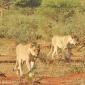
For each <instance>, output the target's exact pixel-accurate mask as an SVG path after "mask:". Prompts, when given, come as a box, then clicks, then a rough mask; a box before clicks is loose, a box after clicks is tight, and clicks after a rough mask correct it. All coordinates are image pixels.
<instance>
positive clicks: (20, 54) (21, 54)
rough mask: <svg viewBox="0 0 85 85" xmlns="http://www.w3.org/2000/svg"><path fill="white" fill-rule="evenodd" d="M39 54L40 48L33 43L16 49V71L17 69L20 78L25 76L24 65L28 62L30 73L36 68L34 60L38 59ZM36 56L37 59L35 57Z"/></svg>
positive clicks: (21, 45)
mask: <svg viewBox="0 0 85 85" xmlns="http://www.w3.org/2000/svg"><path fill="white" fill-rule="evenodd" d="M38 54H39V48H38V47H36V46H35V45H34V44H33V43H29V44H26V45H23V44H19V45H17V47H16V56H17V58H16V65H15V69H16V68H17V69H18V71H17V74H18V75H19V76H23V72H22V64H23V62H26V65H27V68H28V71H29V72H30V71H31V69H32V68H33V66H34V58H35V57H37V56H38ZM33 56H35V57H33Z"/></svg>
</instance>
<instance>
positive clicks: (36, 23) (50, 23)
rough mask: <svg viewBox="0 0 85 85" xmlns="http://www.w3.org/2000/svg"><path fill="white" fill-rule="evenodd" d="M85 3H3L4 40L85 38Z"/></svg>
mask: <svg viewBox="0 0 85 85" xmlns="http://www.w3.org/2000/svg"><path fill="white" fill-rule="evenodd" d="M84 4H85V1H84V0H0V10H2V12H3V13H2V14H3V16H0V38H14V39H16V40H17V41H20V42H21V41H23V42H27V41H29V40H30V41H32V40H36V39H37V40H38V39H43V40H47V41H48V40H50V39H51V37H52V36H53V35H67V34H76V35H77V36H78V37H79V39H80V40H82V39H83V38H84V36H85V5H84Z"/></svg>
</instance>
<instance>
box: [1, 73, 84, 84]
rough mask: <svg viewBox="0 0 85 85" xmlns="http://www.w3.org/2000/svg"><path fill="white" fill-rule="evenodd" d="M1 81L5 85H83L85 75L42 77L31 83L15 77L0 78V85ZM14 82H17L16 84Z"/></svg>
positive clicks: (72, 74)
mask: <svg viewBox="0 0 85 85" xmlns="http://www.w3.org/2000/svg"><path fill="white" fill-rule="evenodd" d="M75 79H82V80H83V82H77V81H76V82H75ZM2 81H3V82H4V81H7V82H6V84H5V85H85V73H83V72H82V73H78V72H77V73H71V74H69V75H66V76H64V77H42V78H40V79H39V80H37V81H35V82H33V83H32V82H30V81H28V80H26V79H21V80H20V79H19V78H18V77H16V76H7V77H6V78H0V85H4V84H3V82H2ZM15 82H18V84H16V83H15ZM14 83H15V84H14ZM81 83H82V84H81Z"/></svg>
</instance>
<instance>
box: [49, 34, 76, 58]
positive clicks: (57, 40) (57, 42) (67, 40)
mask: <svg viewBox="0 0 85 85" xmlns="http://www.w3.org/2000/svg"><path fill="white" fill-rule="evenodd" d="M68 44H73V45H76V40H75V39H74V38H72V36H71V35H65V36H53V38H52V42H51V45H52V46H51V50H50V52H49V54H48V55H50V54H51V53H52V59H54V55H55V54H56V55H57V57H58V48H60V49H61V50H62V51H64V50H65V49H66V48H67V45H68ZM52 50H53V52H52Z"/></svg>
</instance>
